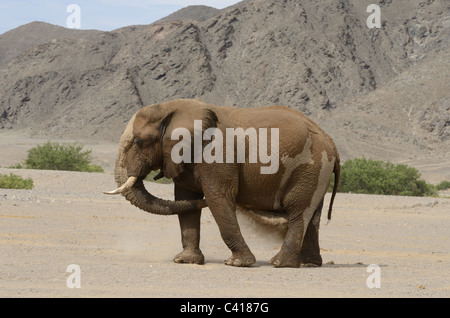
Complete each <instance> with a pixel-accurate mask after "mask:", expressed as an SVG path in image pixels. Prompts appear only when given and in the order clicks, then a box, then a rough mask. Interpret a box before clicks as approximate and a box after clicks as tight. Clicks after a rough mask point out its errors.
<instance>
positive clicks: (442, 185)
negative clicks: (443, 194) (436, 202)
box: [436, 181, 450, 190]
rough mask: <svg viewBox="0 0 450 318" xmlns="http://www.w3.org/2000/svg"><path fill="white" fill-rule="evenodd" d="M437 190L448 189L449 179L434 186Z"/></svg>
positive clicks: (449, 187) (449, 186)
mask: <svg viewBox="0 0 450 318" xmlns="http://www.w3.org/2000/svg"><path fill="white" fill-rule="evenodd" d="M436 189H438V190H447V189H450V181H442V182H441V183H439V184H438V185H437V186H436Z"/></svg>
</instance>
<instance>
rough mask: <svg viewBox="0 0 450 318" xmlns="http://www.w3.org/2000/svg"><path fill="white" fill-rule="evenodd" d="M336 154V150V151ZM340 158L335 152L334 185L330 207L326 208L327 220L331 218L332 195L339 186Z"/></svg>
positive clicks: (332, 196)
mask: <svg viewBox="0 0 450 318" xmlns="http://www.w3.org/2000/svg"><path fill="white" fill-rule="evenodd" d="M336 154H337V152H336ZM340 162H341V160H340V159H339V155H338V154H337V157H336V161H335V162H334V169H333V172H334V186H333V193H332V194H331V200H330V207H329V208H328V220H331V210H332V208H333V202H334V197H335V196H336V192H337V189H338V186H339V175H340V174H341V163H340Z"/></svg>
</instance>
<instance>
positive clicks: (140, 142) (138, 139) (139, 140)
mask: <svg viewBox="0 0 450 318" xmlns="http://www.w3.org/2000/svg"><path fill="white" fill-rule="evenodd" d="M143 143H144V142H143V141H142V139H141V138H139V137H136V138H134V144H135V145H136V146H138V148H142V144H143Z"/></svg>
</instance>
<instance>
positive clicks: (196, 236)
mask: <svg viewBox="0 0 450 318" xmlns="http://www.w3.org/2000/svg"><path fill="white" fill-rule="evenodd" d="M202 198H203V195H201V194H197V193H194V192H191V191H188V190H185V189H183V188H180V187H178V186H175V200H191V199H193V200H197V199H202ZM200 217H201V210H193V211H192V212H189V213H183V214H179V215H178V220H179V223H180V229H181V243H182V245H183V251H182V252H181V253H179V254H178V255H176V256H175V258H174V259H173V261H174V262H175V263H188V264H199V265H201V264H204V263H205V257H204V256H203V253H202V251H201V250H200Z"/></svg>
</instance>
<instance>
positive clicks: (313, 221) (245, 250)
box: [105, 99, 340, 267]
mask: <svg viewBox="0 0 450 318" xmlns="http://www.w3.org/2000/svg"><path fill="white" fill-rule="evenodd" d="M200 124H201V126H200ZM197 128H200V130H201V133H205V134H206V132H208V131H209V132H211V129H214V131H215V132H216V133H215V134H212V135H211V134H210V137H209V139H208V138H203V139H201V135H200V139H199V138H198V136H197V135H198V131H196V129H197ZM231 128H234V129H237V128H242V130H244V129H245V132H249V131H250V130H249V129H254V130H252V131H258V130H257V129H259V132H260V134H261V132H264V130H261V129H270V130H271V137H273V136H275V137H276V134H275V132H278V137H279V138H278V140H277V139H276V138H271V139H269V140H268V141H267V140H266V141H267V145H264V144H262V143H261V140H263V138H260V143H259V145H258V146H259V147H258V148H260V150H261V147H266V150H267V149H271V151H272V152H273V153H271V155H273V156H272V158H273V159H274V161H276V162H272V164H273V165H274V167H273V169H272V171H269V172H267V171H266V173H262V168H263V167H266V168H267V163H268V160H267V156H266V158H263V157H264V156H261V157H260V160H259V161H257V162H250V160H249V159H250V157H251V155H252V154H251V151H250V150H252V149H253V148H252V149H250V148H246V149H249V150H248V151H247V152H246V153H245V156H244V160H242V159H243V158H242V157H241V158H240V159H241V160H240V161H239V160H236V158H237V156H236V152H237V150H236V148H237V146H238V145H239V143H238V142H236V144H230V145H231V146H230V148H229V149H228V139H227V149H226V150H227V151H226V152H227V154H226V155H227V156H228V153H229V151H236V152H235V153H234V155H233V156H234V157H233V156H231V155H230V157H229V158H228V157H227V159H230V158H231V159H233V158H234V159H235V160H226V161H225V160H220V159H225V154H221V152H220V151H219V150H220V149H219V148H215V150H216V157H215V159H216V160H215V161H212V162H211V160H210V162H206V160H189V159H193V156H194V155H195V153H194V154H192V153H191V154H189V153H187V150H189V149H192V148H196V149H197V150H198V149H200V150H203V151H204V152H203V153H204V154H205V153H206V148H207V147H208V145H209V147H210V148H211V147H212V146H211V144H212V143H213V142H216V143H215V145H219V142H220V138H219V137H220V134H218V133H217V131H218V130H220V132H222V133H223V132H227V133H228V131H229V129H231ZM275 128H276V129H277V130H274V129H275ZM180 129H182V130H180ZM197 130H198V129H197ZM180 131H181V132H186V131H188V132H190V139H189V136H188V137H186V138H183V139H180V137H181V134H179V132H180ZM265 132H266V133H267V131H265ZM177 133H178V134H177ZM196 134H197V135H196ZM174 136H175V137H174ZM250 137H251V136H250V135H249V134H247V135H244V136H238V135H236V138H237V139H239V138H241V140H244V145H245V146H246V147H249V144H250V141H251V138H250ZM260 137H261V136H260ZM196 138H197V142H199V141H200V143H197V145H192V144H193V143H194V142H195V139H196ZM233 138H234V136H233ZM184 139H185V140H184ZM230 139H232V138H230ZM266 139H267V138H266ZM180 140H181V141H180ZM209 140H211V143H210V144H208V143H207V141H209ZM182 141H184V145H185V146H186V145H187V146H189V145H191V146H192V148H189V147H187V148H183V147H181V145H180V144H181V143H182ZM263 141H264V140H263ZM274 146H276V147H274ZM233 147H234V148H233ZM175 148H176V149H178V152H177V151H175V152H174V149H175ZM180 149H181V150H180ZM218 149H219V150H218ZM253 150H255V149H253ZM185 152H186V153H185ZM194 152H195V151H194ZM174 153H175V154H178V155H179V154H181V153H183V156H182V157H183V158H185V159H186V160H184V161H181V162H180V160H179V158H174ZM260 155H261V154H260ZM221 156H223V158H221ZM175 157H176V156H175ZM175 159H176V160H175ZM197 159H198V158H197ZM263 159H264V160H263ZM157 170H159V171H160V172H159V174H158V175H157V176H156V177H155V179H158V178H161V177H166V178H170V179H172V180H173V183H174V194H175V200H174V201H173V200H163V199H160V198H157V197H154V196H153V195H152V194H150V193H149V192H148V191H147V190H146V189H145V187H144V184H143V180H144V178H145V177H146V176H147V175H148V174H149V173H150V172H151V171H157ZM333 173H334V180H335V182H334V188H333V191H332V194H331V199H330V205H329V209H328V219H330V218H331V211H332V206H333V201H334V199H335V196H336V192H337V187H338V184H339V174H340V159H339V154H338V151H337V148H336V145H335V144H334V142H333V140H332V139H331V137H330V136H329V135H327V134H326V133H325V132H324V131H323V130H322V129H321V128H319V126H318V125H317V124H315V123H314V122H313V121H312V120H311V119H309V118H308V117H306V116H305V115H304V114H303V113H301V112H299V111H296V110H294V109H291V108H288V107H285V106H266V107H256V108H240V107H230V106H216V105H212V104H208V103H206V102H203V101H201V100H197V99H176V100H171V101H166V102H163V103H157V104H153V105H149V106H145V107H143V108H141V109H140V110H138V111H137V112H136V113H135V114H134V116H133V117H132V118H131V120H130V121H129V122H128V124H127V126H126V129H125V131H124V133H123V134H122V136H121V138H120V142H119V151H118V157H117V160H116V165H115V173H114V174H115V180H116V182H117V185H118V188H117V189H116V190H114V191H110V192H105V193H106V194H122V195H123V196H125V198H126V199H127V200H128V201H130V203H131V204H133V205H135V206H137V207H138V208H140V209H142V210H144V211H147V212H150V213H154V214H160V215H177V216H178V219H179V225H180V229H181V242H182V248H183V250H182V251H181V252H180V253H179V254H178V255H176V256H175V258H174V262H176V263H191V264H192V263H195V264H204V262H205V258H204V255H203V253H202V251H201V250H200V216H201V210H202V208H205V207H207V206H208V207H209V209H210V210H211V213H212V216H213V218H214V220H215V222H216V223H217V226H218V228H219V232H220V235H221V237H222V239H223V241H224V242H225V244H226V245H227V246H228V248H229V249H230V250H231V256H230V257H229V258H228V259H227V260H225V261H224V263H225V264H226V265H231V266H237V267H247V266H251V265H252V264H254V263H255V261H256V259H255V256H254V255H253V253H252V252H251V250H250V249H249V247H248V246H247V244H246V242H245V240H244V238H243V236H242V233H241V231H240V228H239V224H238V221H237V216H236V211H237V210H243V211H247V213H248V214H251V215H254V216H255V218H256V219H259V220H261V221H266V224H269V225H270V224H272V225H273V226H281V228H283V229H284V230H283V231H284V233H283V234H284V240H283V243H282V246H281V249H280V250H279V252H278V253H277V254H276V255H275V256H274V257H273V258H272V259H271V260H270V263H271V264H272V265H273V266H274V267H300V266H321V265H322V257H321V255H320V248H319V235H318V233H319V224H320V218H321V213H322V207H323V203H324V197H325V194H326V192H327V189H328V186H329V182H330V179H331V178H332V175H333ZM280 220H281V221H280Z"/></svg>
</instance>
